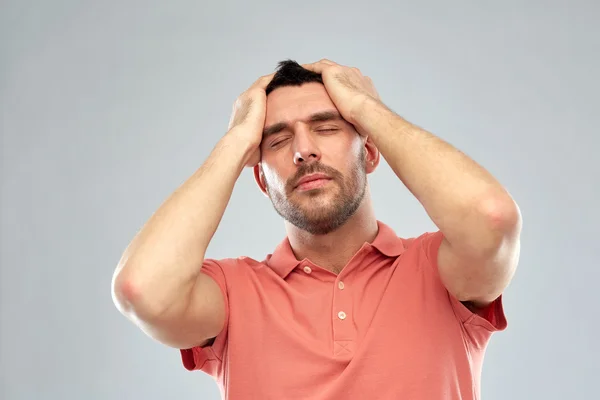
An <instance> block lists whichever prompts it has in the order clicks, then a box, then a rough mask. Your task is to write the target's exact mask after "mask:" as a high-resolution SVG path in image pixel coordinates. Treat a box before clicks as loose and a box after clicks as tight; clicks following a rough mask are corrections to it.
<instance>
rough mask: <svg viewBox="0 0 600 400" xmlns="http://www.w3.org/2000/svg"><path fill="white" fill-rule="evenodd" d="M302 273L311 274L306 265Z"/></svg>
mask: <svg viewBox="0 0 600 400" xmlns="http://www.w3.org/2000/svg"><path fill="white" fill-rule="evenodd" d="M304 272H306V273H307V274H310V273H311V272H312V269H310V267H309V266H308V265H307V266H306V267H304Z"/></svg>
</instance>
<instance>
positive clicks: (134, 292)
mask: <svg viewBox="0 0 600 400" xmlns="http://www.w3.org/2000/svg"><path fill="white" fill-rule="evenodd" d="M111 295H112V300H113V303H114V304H115V306H116V307H117V309H118V310H119V311H120V312H121V313H122V314H124V315H125V316H130V315H131V314H132V313H133V311H134V310H135V308H136V305H137V304H139V302H140V290H139V285H137V284H136V283H135V281H134V279H132V277H131V276H130V274H128V273H127V270H125V268H124V266H122V265H119V267H117V270H116V271H115V273H114V275H113V278H112V282H111Z"/></svg>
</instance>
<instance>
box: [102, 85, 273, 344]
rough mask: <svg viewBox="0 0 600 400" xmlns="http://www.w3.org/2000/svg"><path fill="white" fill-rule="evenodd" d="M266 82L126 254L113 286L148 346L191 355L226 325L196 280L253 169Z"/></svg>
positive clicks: (213, 297)
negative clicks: (237, 188)
mask: <svg viewBox="0 0 600 400" xmlns="http://www.w3.org/2000/svg"><path fill="white" fill-rule="evenodd" d="M270 77H271V76H267V77H263V78H261V79H259V81H257V82H256V83H255V84H254V85H253V86H252V87H251V88H250V89H249V90H248V91H246V92H245V93H244V94H242V96H240V98H239V99H238V101H237V102H236V104H235V106H234V112H233V115H232V119H231V122H230V130H229V132H228V133H227V134H226V135H225V136H224V137H223V138H222V139H221V140H220V141H219V143H218V144H217V145H216V147H215V148H214V150H213V151H212V153H211V154H210V156H209V157H208V159H207V160H206V161H205V162H204V164H203V165H202V166H201V167H200V168H199V169H198V170H197V171H196V172H195V173H194V174H193V175H192V176H191V177H190V178H189V179H188V180H187V181H186V182H185V183H184V184H183V185H181V186H180V187H179V188H178V189H177V190H176V191H175V192H174V193H173V194H172V195H171V196H170V197H169V198H168V199H167V200H166V201H165V202H164V203H163V204H162V205H161V206H160V208H159V209H158V210H157V211H156V212H155V213H154V214H153V215H152V217H151V218H150V219H149V220H148V222H147V223H146V224H145V225H144V227H143V228H142V229H141V230H140V232H139V233H138V234H137V235H136V236H135V238H134V239H133V240H132V242H131V243H130V244H129V246H128V247H127V249H126V250H125V252H124V254H123V256H122V258H121V260H120V262H119V264H118V266H117V269H116V271H115V274H114V278H113V284H112V289H113V299H114V302H115V304H116V306H117V308H118V309H119V310H120V311H121V312H122V313H123V314H124V315H126V316H127V317H128V318H129V319H131V320H132V321H133V322H134V323H136V324H137V325H138V326H139V327H140V328H141V329H142V330H144V332H146V333H147V334H148V335H150V336H152V337H153V338H155V339H157V340H159V341H161V342H163V343H165V344H167V345H170V346H173V347H179V348H189V347H192V346H194V345H198V344H200V343H202V342H203V341H204V340H205V339H208V338H210V337H213V336H216V335H217V334H218V333H219V331H220V329H221V328H222V326H223V323H224V315H225V312H224V311H225V310H224V300H223V298H222V294H221V292H220V289H219V287H218V286H217V284H216V283H215V282H214V281H213V280H212V279H211V278H209V277H208V276H207V275H204V274H200V270H201V267H202V264H203V261H204V256H205V252H206V249H207V247H208V244H209V242H210V240H211V239H212V237H213V235H214V233H215V231H216V230H217V227H218V225H219V223H220V221H221V218H222V216H223V213H224V212H225V208H226V206H227V203H228V202H229V199H230V197H231V193H232V191H233V188H234V185H235V182H236V181H237V179H238V177H239V176H240V173H241V171H242V170H243V168H244V166H245V165H253V164H256V162H257V161H258V157H259V150H258V146H259V145H260V140H261V138H262V129H263V126H264V115H265V108H266V95H265V93H264V87H266V85H267V84H268V82H269V81H270Z"/></svg>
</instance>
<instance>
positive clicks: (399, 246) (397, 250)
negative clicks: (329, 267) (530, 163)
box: [265, 220, 405, 279]
mask: <svg viewBox="0 0 600 400" xmlns="http://www.w3.org/2000/svg"><path fill="white" fill-rule="evenodd" d="M377 228H378V231H377V236H376V237H375V239H374V240H373V242H372V243H368V242H365V243H364V245H363V247H365V246H370V247H373V248H375V249H377V250H378V251H379V252H380V253H382V254H384V255H386V256H387V257H398V256H399V255H400V254H402V252H403V251H404V249H405V248H404V244H403V243H402V239H401V238H399V237H398V236H396V233H395V232H394V230H393V229H392V228H390V227H389V226H387V225H386V224H384V223H383V222H381V221H379V220H378V221H377ZM306 261H307V259H306V258H305V259H304V260H298V259H296V256H295V255H294V252H293V251H292V246H291V245H290V241H289V239H288V237H287V236H286V238H285V239H284V240H283V241H282V242H281V243H279V245H278V246H277V247H276V248H275V251H274V252H273V254H269V255H268V256H267V259H266V260H265V262H266V264H267V265H268V266H269V267H270V268H271V269H273V270H274V271H275V272H276V273H277V274H278V275H279V276H281V277H282V278H283V279H285V278H286V277H287V276H288V274H289V273H290V272H292V271H293V270H294V268H296V267H297V266H298V264H300V263H302V262H306Z"/></svg>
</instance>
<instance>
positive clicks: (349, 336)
mask: <svg viewBox="0 0 600 400" xmlns="http://www.w3.org/2000/svg"><path fill="white" fill-rule="evenodd" d="M332 312H333V315H332V318H333V339H334V344H333V352H334V356H335V357H336V358H351V357H352V355H353V354H354V346H355V339H356V330H355V327H354V321H353V318H352V313H353V309H352V297H351V290H349V287H348V285H347V284H346V283H344V281H342V280H339V281H338V282H337V283H336V284H335V286H334V292H333V310H332Z"/></svg>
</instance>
